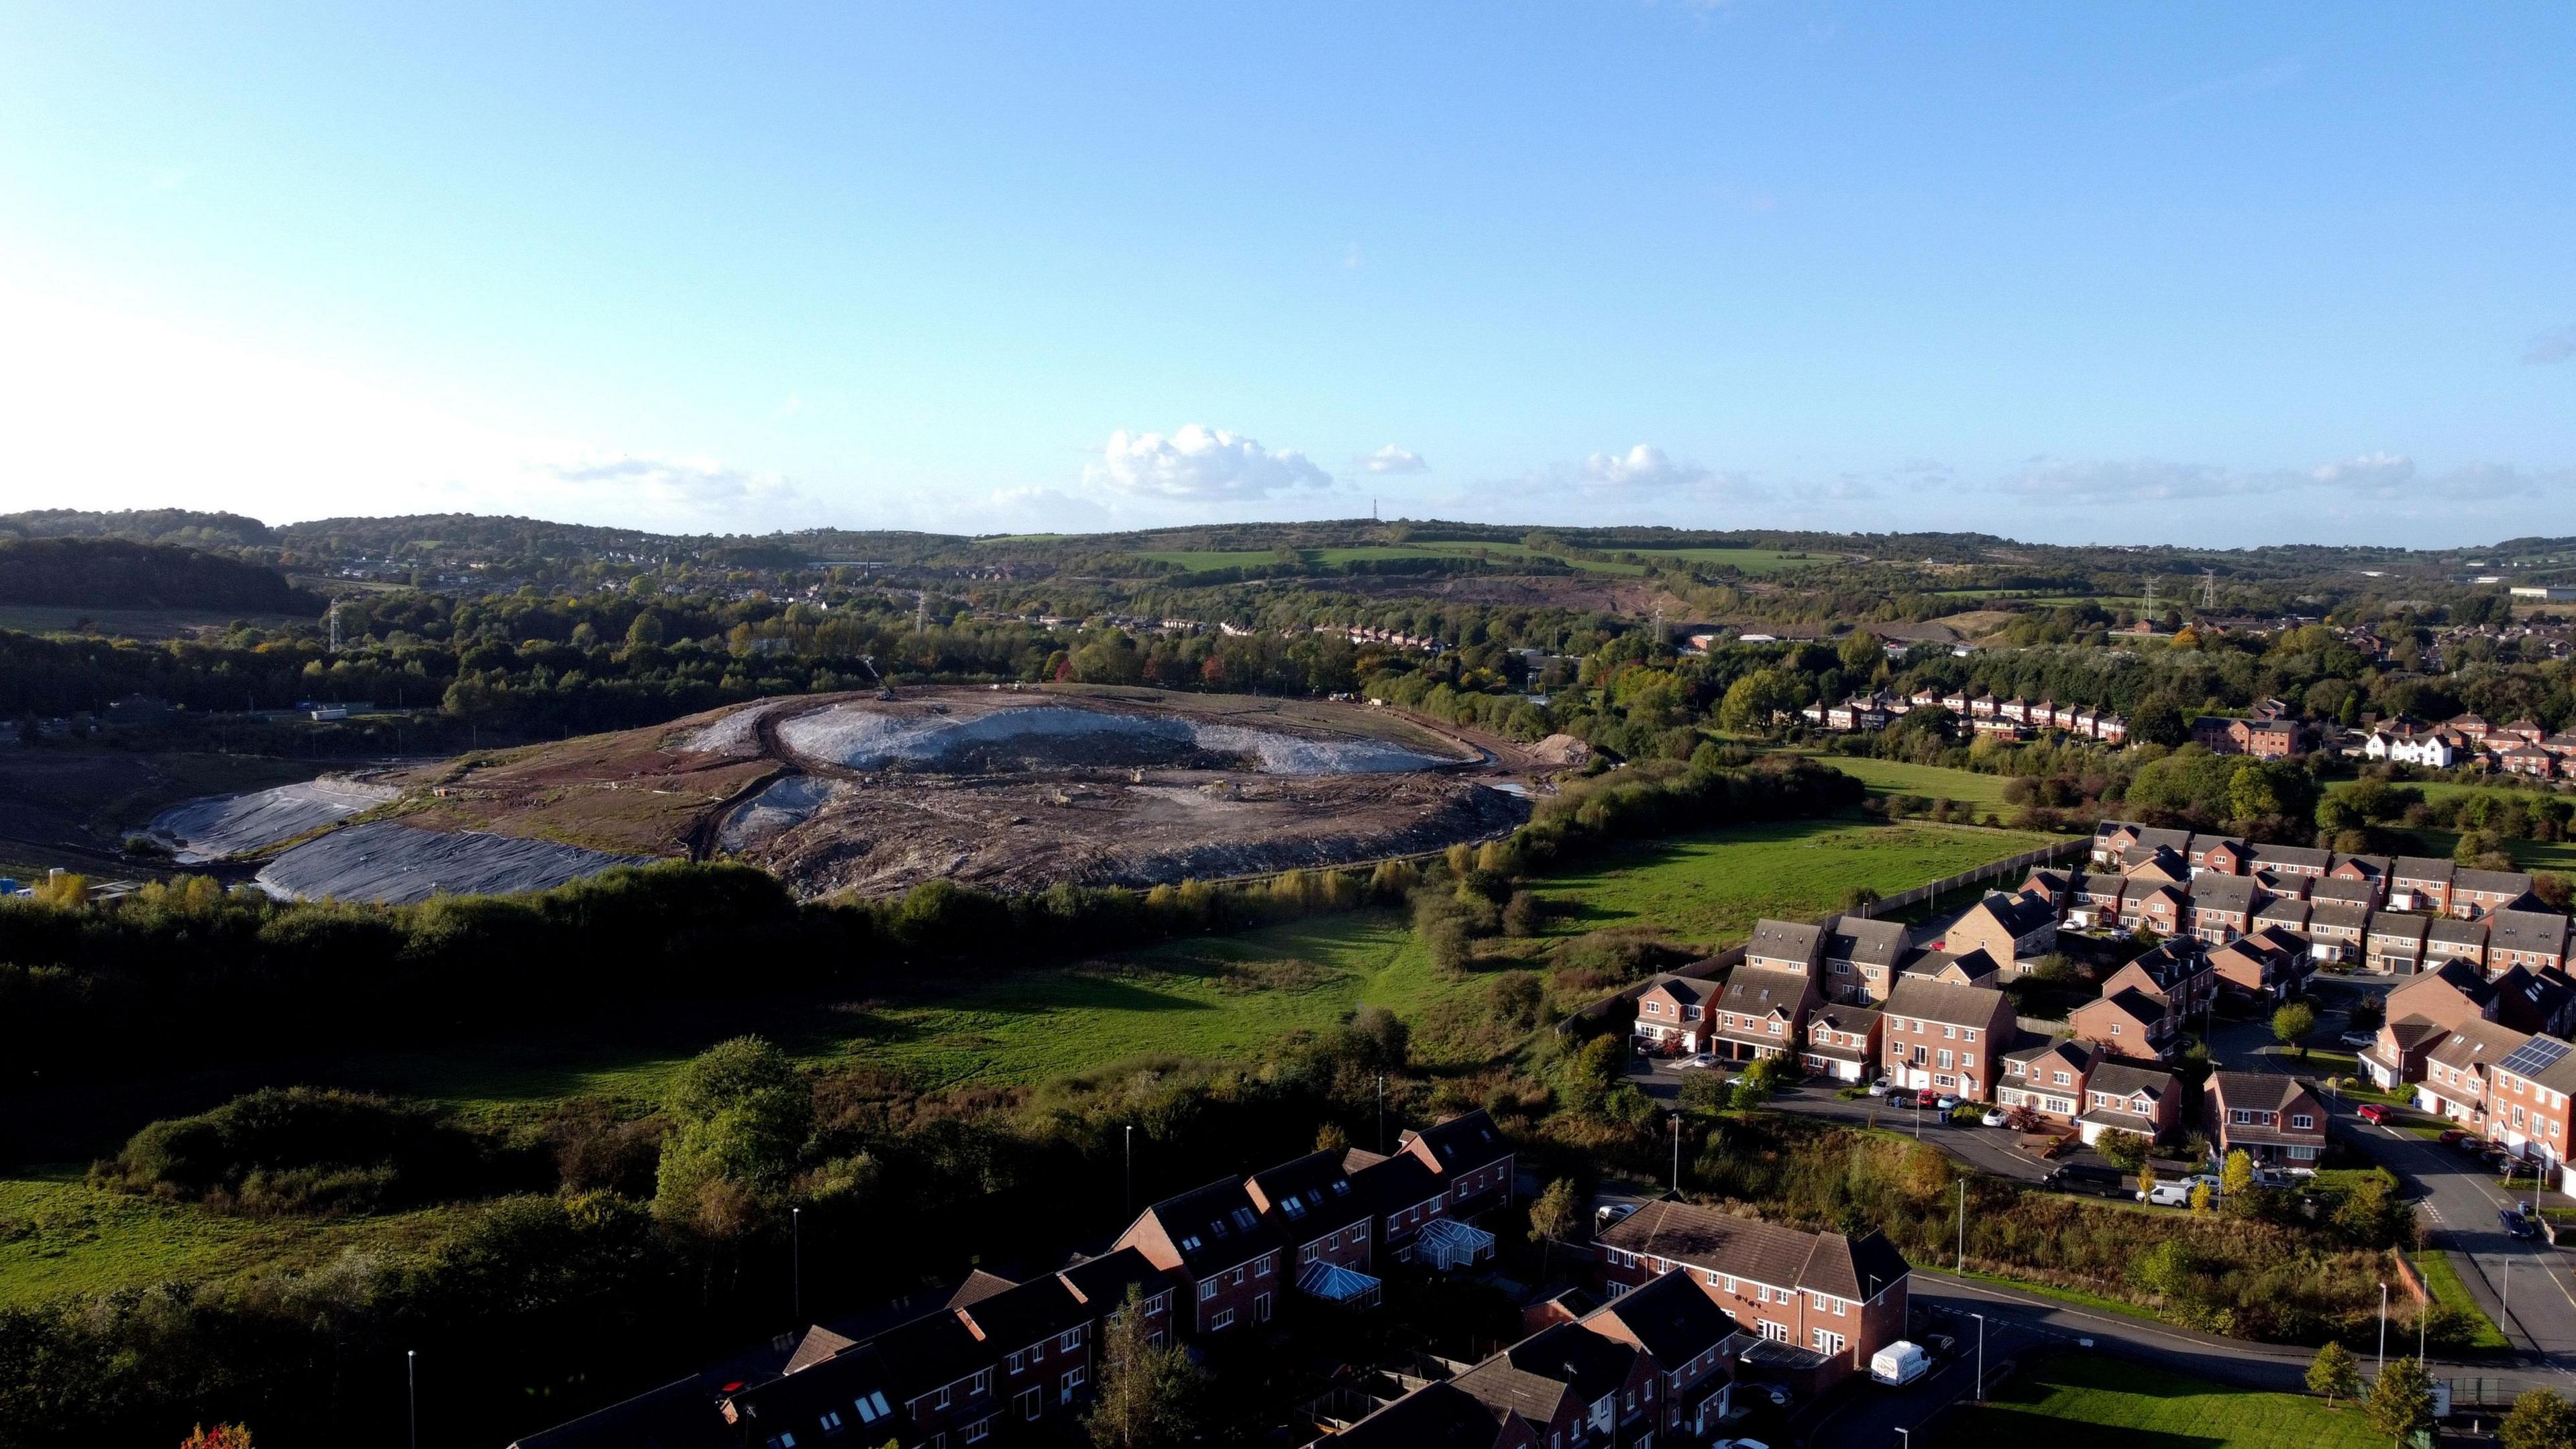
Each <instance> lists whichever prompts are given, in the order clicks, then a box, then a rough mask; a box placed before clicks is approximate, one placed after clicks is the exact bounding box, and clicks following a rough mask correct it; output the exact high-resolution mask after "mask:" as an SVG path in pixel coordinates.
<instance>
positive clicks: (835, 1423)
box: [823, 1409, 841, 1434]
mask: <svg viewBox="0 0 2576 1449" xmlns="http://www.w3.org/2000/svg"><path fill="white" fill-rule="evenodd" d="M823 1432H824V1433H826V1434H838V1433H840V1432H841V1411H840V1410H838V1409H825V1410H824V1411H823Z"/></svg>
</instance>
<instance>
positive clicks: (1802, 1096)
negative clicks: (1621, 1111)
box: [1628, 1059, 2051, 1182]
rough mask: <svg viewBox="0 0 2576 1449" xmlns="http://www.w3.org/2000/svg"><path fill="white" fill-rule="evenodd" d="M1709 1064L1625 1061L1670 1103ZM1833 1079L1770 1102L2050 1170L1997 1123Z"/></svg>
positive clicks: (2014, 1167) (1965, 1160)
mask: <svg viewBox="0 0 2576 1449" xmlns="http://www.w3.org/2000/svg"><path fill="white" fill-rule="evenodd" d="M1709 1070H1714V1069H1712V1068H1706V1067H1700V1068H1691V1069H1685V1070H1675V1069H1674V1067H1673V1065H1672V1063H1670V1062H1669V1061H1662V1060H1656V1061H1646V1060H1643V1059H1638V1060H1634V1061H1632V1062H1631V1064H1630V1066H1629V1069H1628V1080H1629V1081H1631V1082H1633V1083H1635V1084H1636V1085H1637V1087H1638V1089H1639V1090H1641V1091H1643V1092H1644V1093H1645V1094H1646V1095H1647V1096H1649V1097H1652V1098H1654V1099H1655V1100H1656V1101H1658V1102H1661V1103H1664V1104H1666V1105H1668V1106H1669V1105H1670V1104H1671V1103H1672V1102H1674V1101H1675V1100H1676V1099H1677V1097H1678V1095H1679V1093H1680V1091H1681V1082H1682V1079H1683V1078H1685V1077H1689V1076H1693V1075H1696V1074H1697V1073H1699V1072H1702V1071H1709ZM1837 1085H1839V1084H1833V1085H1816V1084H1812V1083H1811V1084H1809V1085H1806V1086H1800V1087H1791V1088H1788V1089H1787V1090H1785V1091H1782V1092H1780V1093H1779V1094H1778V1095H1776V1096H1774V1097H1773V1098H1772V1099H1771V1103H1770V1105H1771V1106H1773V1107H1775V1108H1777V1109H1779V1110H1780V1111H1783V1112H1790V1113H1794V1114H1796V1115H1798V1116H1801V1117H1822V1118H1826V1119H1828V1120H1831V1121H1835V1122H1849V1123H1852V1124H1854V1125H1856V1126H1862V1127H1884V1128H1886V1129H1888V1130H1889V1131H1891V1132H1905V1133H1910V1134H1914V1135H1916V1136H1919V1137H1920V1138H1921V1139H1922V1140H1923V1141H1925V1142H1929V1143H1931V1144H1932V1145H1933V1146H1935V1147H1938V1148H1940V1149H1941V1150H1942V1151H1943V1152H1945V1153H1948V1154H1949V1155H1950V1156H1951V1157H1952V1158H1953V1159H1955V1160H1957V1161H1958V1162H1960V1163H1961V1164H1963V1165H1965V1166H1967V1167H1970V1168H1973V1169H1975V1170H1976V1171H1979V1172H1983V1173H1988V1174H1991V1175H1993V1176H1996V1177H2006V1178H2011V1179H2013V1180H2015V1181H2017V1182H2037V1181H2039V1180H2040V1179H2041V1178H2043V1177H2046V1176H2047V1175H2048V1171H2049V1168H2050V1166H2051V1164H2049V1163H2045V1162H2042V1161H2040V1160H2039V1159H2038V1158H2036V1157H2033V1156H2031V1155H2030V1154H2029V1153H2026V1152H2023V1151H2022V1150H2020V1147H2019V1143H2020V1141H2021V1138H2020V1134H2018V1133H2015V1132H2007V1131H2005V1130H2003V1129H2002V1128H1998V1127H1952V1126H1947V1125H1944V1124H1943V1122H1942V1121H1941V1117H1940V1114H1939V1113H1937V1112H1932V1111H1928V1110H1927V1111H1922V1112H1911V1111H1899V1110H1897V1109H1896V1108H1893V1107H1890V1106H1888V1105H1887V1104H1886V1103H1885V1102H1884V1101H1882V1100H1880V1099H1878V1098H1876V1097H1864V1098H1861V1099H1860V1100H1858V1101H1852V1102H1846V1101H1843V1100H1842V1099H1840V1098H1838V1097H1836V1096H1835V1095H1834V1090H1835V1086H1837Z"/></svg>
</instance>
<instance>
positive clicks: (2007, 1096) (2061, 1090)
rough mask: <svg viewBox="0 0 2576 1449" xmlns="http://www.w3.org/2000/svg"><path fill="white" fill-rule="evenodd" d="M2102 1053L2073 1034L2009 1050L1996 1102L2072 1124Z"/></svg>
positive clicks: (2063, 1124)
mask: <svg viewBox="0 0 2576 1449" xmlns="http://www.w3.org/2000/svg"><path fill="white" fill-rule="evenodd" d="M2100 1056H2101V1053H2099V1052H2097V1051H2095V1050H2094V1049H2093V1048H2092V1047H2090V1046H2088V1045H2086V1044H2085V1043H2083V1042H2080V1041H2076V1040H2074V1039H2073V1038H2071V1037H2070V1038H2062V1039H2060V1040H2057V1041H2052V1042H2043V1043H2041V1044H2040V1045H2037V1046H2031V1047H2023V1048H2021V1049H2019V1050H2017V1051H2012V1052H2007V1053H2005V1054H2004V1080H2003V1085H2002V1086H2000V1087H1998V1088H1996V1089H1995V1105H1996V1106H1998V1107H2004V1108H2013V1107H2027V1108H2029V1109H2030V1110H2031V1111H2032V1112H2034V1113H2037V1114H2038V1115H2039V1116H2041V1117H2043V1118H2045V1119H2047V1120H2048V1121H2050V1122H2053V1123H2055V1124H2057V1125H2058V1126H2060V1127H2072V1126H2074V1125H2075V1119H2076V1118H2078V1117H2081V1116H2083V1115H2084V1079H2085V1078H2086V1077H2089V1076H2091V1075H2092V1074H2093V1064H2094V1063H2095V1062H2096V1061H2097V1060H2099V1059H2100Z"/></svg>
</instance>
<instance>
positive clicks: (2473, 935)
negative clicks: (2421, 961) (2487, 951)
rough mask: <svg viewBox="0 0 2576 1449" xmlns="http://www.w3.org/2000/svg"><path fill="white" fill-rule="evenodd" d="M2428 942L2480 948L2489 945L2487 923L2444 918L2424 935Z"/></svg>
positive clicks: (2434, 923) (2435, 922)
mask: <svg viewBox="0 0 2576 1449" xmlns="http://www.w3.org/2000/svg"><path fill="white" fill-rule="evenodd" d="M2424 939H2425V940H2426V941H2427V942H2432V941H2439V942H2441V943H2443V944H2444V945H2447V946H2480V947H2483V946H2484V945H2486V943H2487V923H2486V922H2484V921H2462V920H2455V919H2453V918H2452V917H2449V916H2444V917H2441V918H2440V919H2438V920H2436V921H2434V922H2433V924H2432V926H2431V927H2430V928H2429V929H2427V930H2426V931H2425V933H2424Z"/></svg>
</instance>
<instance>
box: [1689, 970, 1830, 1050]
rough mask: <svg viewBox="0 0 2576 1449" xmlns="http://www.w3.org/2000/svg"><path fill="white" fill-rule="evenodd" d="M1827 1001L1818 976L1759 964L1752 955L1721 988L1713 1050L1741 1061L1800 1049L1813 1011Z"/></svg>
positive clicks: (1712, 1033) (1713, 1026)
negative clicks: (1808, 1019)
mask: <svg viewBox="0 0 2576 1449" xmlns="http://www.w3.org/2000/svg"><path fill="white" fill-rule="evenodd" d="M1823 1002H1824V995H1823V993H1821V992H1819V991H1818V990H1817V989H1816V979H1815V977H1814V975H1813V974H1811V973H1809V972H1806V971H1784V970H1777V969H1773V968H1771V967H1769V966H1767V965H1760V966H1757V965H1756V964H1755V963H1754V962H1753V961H1752V960H1751V959H1747V960H1746V961H1745V962H1744V964H1742V965H1740V966H1738V967H1736V968H1735V969H1734V970H1733V971H1731V972H1729V973H1727V978H1726V985H1725V986H1724V987H1722V988H1720V989H1719V991H1718V994H1717V1002H1716V1004H1715V1006H1714V1007H1713V1008H1712V1010H1713V1014H1714V1015H1715V1017H1716V1020H1715V1021H1714V1022H1713V1023H1711V1025H1710V1027H1709V1050H1710V1051H1712V1052H1715V1053H1717V1054H1718V1055H1719V1056H1722V1057H1725V1058H1727V1059H1728V1060H1730V1061H1739V1062H1749V1061H1753V1060H1755V1059H1757V1058H1761V1057H1776V1056H1782V1055H1785V1054H1787V1053H1791V1052H1794V1051H1796V1050H1797V1049H1798V1043H1799V1040H1800V1039H1801V1037H1802V1035H1803V1034H1804V1031H1805V1028H1806V1024H1807V1014H1808V1013H1809V1012H1811V1011H1813V1010H1815V1009H1816V1008H1817V1007H1818V1006H1820V1005H1822V1004H1823Z"/></svg>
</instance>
